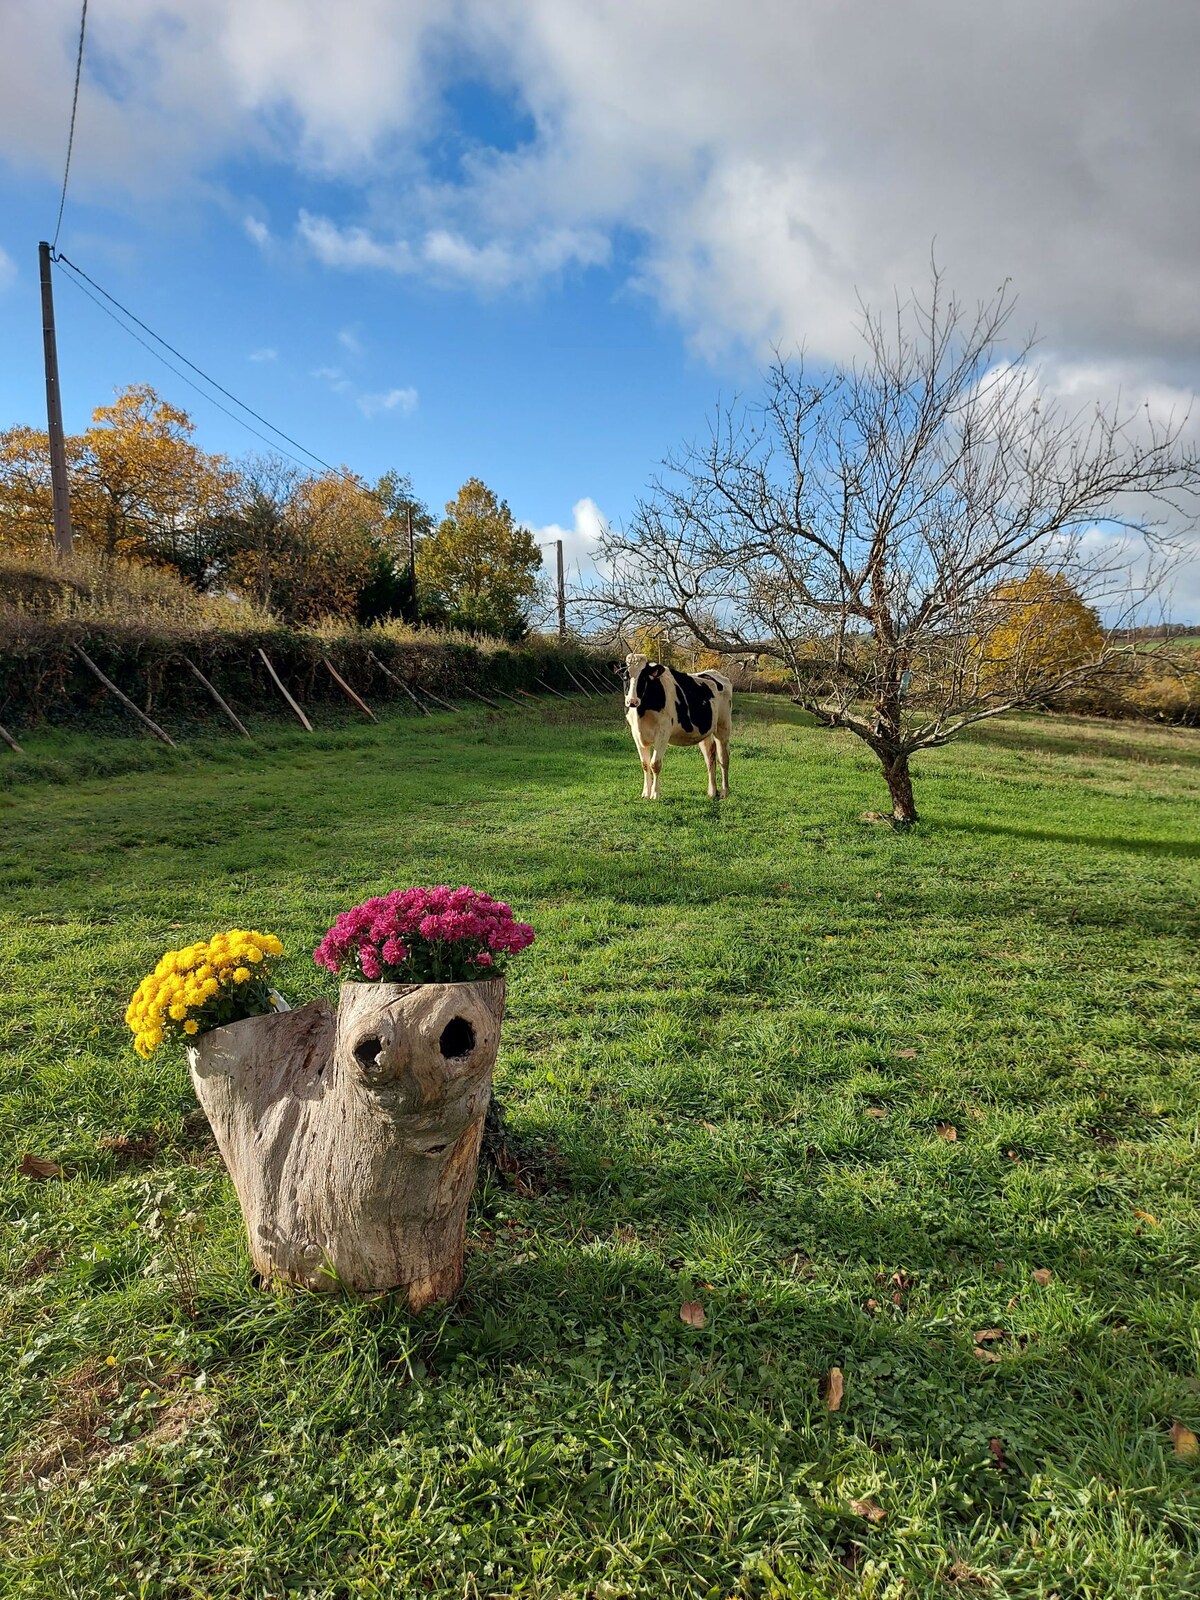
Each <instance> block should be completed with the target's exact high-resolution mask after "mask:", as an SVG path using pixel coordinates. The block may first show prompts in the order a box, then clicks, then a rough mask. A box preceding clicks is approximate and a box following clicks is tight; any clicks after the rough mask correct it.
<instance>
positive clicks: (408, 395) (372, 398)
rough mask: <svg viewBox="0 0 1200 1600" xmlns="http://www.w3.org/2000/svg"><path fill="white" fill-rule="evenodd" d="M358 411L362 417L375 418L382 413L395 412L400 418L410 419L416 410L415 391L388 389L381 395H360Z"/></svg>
mask: <svg viewBox="0 0 1200 1600" xmlns="http://www.w3.org/2000/svg"><path fill="white" fill-rule="evenodd" d="M358 409H359V410H360V411H361V412H362V414H363V416H364V417H368V418H370V417H377V416H379V414H380V413H381V412H384V411H395V412H397V413H398V415H400V416H402V417H411V416H412V414H413V412H414V411H415V410H416V409H417V391H416V390H415V389H388V390H386V391H385V392H384V393H383V394H360V395H359V396H358Z"/></svg>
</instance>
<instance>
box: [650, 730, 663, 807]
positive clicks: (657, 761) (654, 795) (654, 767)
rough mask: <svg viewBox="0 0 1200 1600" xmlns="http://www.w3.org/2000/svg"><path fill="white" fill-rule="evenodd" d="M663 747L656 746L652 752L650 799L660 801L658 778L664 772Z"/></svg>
mask: <svg viewBox="0 0 1200 1600" xmlns="http://www.w3.org/2000/svg"><path fill="white" fill-rule="evenodd" d="M662 761H663V747H662V746H661V745H658V744H656V745H655V746H654V748H653V750H651V752H650V798H651V800H657V799H658V778H659V774H660V773H661V772H662Z"/></svg>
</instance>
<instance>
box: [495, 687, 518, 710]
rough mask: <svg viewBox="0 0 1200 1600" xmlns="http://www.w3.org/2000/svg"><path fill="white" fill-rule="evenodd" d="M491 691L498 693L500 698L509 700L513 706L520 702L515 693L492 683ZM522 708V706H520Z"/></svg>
mask: <svg viewBox="0 0 1200 1600" xmlns="http://www.w3.org/2000/svg"><path fill="white" fill-rule="evenodd" d="M492 693H493V694H498V695H499V696H500V698H501V700H511V701H512V703H513V705H515V706H519V705H520V704H521V702H520V701H519V700H518V699H517V697H516V695H515V694H509V692H508V690H507V689H497V688H496V686H495V684H493V685H492ZM522 709H524V708H523V707H522Z"/></svg>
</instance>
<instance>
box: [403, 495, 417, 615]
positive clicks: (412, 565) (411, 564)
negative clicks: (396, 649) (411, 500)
mask: <svg viewBox="0 0 1200 1600" xmlns="http://www.w3.org/2000/svg"><path fill="white" fill-rule="evenodd" d="M404 509H405V511H406V512H407V513H408V603H409V605H410V606H411V608H412V620H413V623H414V625H415V624H416V622H417V547H416V544H415V543H414V542H413V525H412V507H411V506H405V508H404Z"/></svg>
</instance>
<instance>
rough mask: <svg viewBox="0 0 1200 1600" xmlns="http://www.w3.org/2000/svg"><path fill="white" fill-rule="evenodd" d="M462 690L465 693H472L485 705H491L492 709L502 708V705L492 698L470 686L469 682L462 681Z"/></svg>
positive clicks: (501, 709) (499, 709) (498, 709)
mask: <svg viewBox="0 0 1200 1600" xmlns="http://www.w3.org/2000/svg"><path fill="white" fill-rule="evenodd" d="M463 691H464V692H465V693H466V694H469V695H473V696H474V698H475V699H476V700H482V701H483V703H484V705H485V706H491V708H492V710H493V711H503V710H504V707H503V706H500V705H497V704H496V702H495V701H494V700H489V699H488V697H487V695H485V694H480V692H479V690H478V689H472V687H471V685H470V684H469V683H464V684H463Z"/></svg>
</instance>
